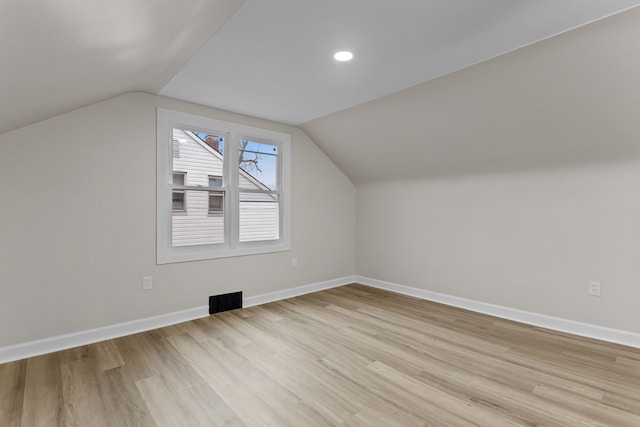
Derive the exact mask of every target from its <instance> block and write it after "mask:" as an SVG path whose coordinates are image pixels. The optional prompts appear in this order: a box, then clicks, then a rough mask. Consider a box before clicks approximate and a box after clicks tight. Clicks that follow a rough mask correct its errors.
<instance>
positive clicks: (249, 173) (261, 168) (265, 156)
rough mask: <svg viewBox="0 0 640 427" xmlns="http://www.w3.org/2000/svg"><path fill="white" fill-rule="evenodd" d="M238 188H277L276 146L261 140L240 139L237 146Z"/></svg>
mask: <svg viewBox="0 0 640 427" xmlns="http://www.w3.org/2000/svg"><path fill="white" fill-rule="evenodd" d="M238 159H239V163H240V164H239V166H240V188H245V189H254V190H277V189H278V179H277V177H278V147H277V146H275V145H271V144H265V143H262V142H253V141H249V140H244V139H241V140H240V144H239V146H238Z"/></svg>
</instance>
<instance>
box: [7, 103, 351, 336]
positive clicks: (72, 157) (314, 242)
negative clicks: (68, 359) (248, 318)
mask: <svg viewBox="0 0 640 427" xmlns="http://www.w3.org/2000/svg"><path fill="white" fill-rule="evenodd" d="M156 107H162V108H169V109H175V110H180V111H185V112H190V113H195V114H200V115H205V116H210V117H214V118H217V119H222V120H230V121H237V122H242V123H245V124H248V125H252V126H259V127H264V128H268V129H272V130H276V131H280V132H287V133H290V134H291V136H292V190H293V191H292V199H293V205H292V251H291V252H283V253H275V254H268V255H257V256H245V257H237V258H227V259H221V260H210V261H199V262H188V263H178V264H170V265H162V266H157V265H156V263H155V257H156V247H155V235H156V234H155V233H156V230H155V193H156V182H155V176H156V171H155V167H156V165H155V163H156V153H155V144H156V140H155V135H156ZM0 194H1V195H2V198H3V202H2V210H1V214H0V215H1V219H2V220H1V221H0V236H1V242H0V346H5V345H11V344H17V343H22V342H26V341H29V340H35V339H40V338H46V337H52V336H56V335H60V334H65V333H72V332H76V331H82V330H86V329H91V328H96V327H100V326H106V325H112V324H116V323H120V322H126V321H131V320H136V319H141V318H145V317H149V316H154V315H160V314H166V313H170V312H174V311H178V310H183V309H188V308H194V307H199V306H203V305H206V304H207V303H208V299H207V298H208V296H209V295H213V294H219V293H223V292H230V291H236V290H243V291H244V292H245V296H254V295H260V294H263V293H267V292H272V291H276V290H282V289H287V288H292V287H296V286H301V285H307V284H312V283H317V282H322V281H325V280H331V279H336V278H341V277H345V276H350V275H353V274H354V265H355V245H354V229H355V228H354V227H355V225H354V221H355V204H354V198H355V195H354V187H353V185H352V183H351V181H350V180H349V179H348V178H346V177H345V175H344V174H343V173H342V172H341V171H340V170H339V169H337V168H336V167H335V166H334V165H333V163H332V162H331V161H329V160H328V159H327V158H326V156H325V155H324V154H323V153H322V152H321V151H320V150H319V149H318V148H317V147H316V146H315V144H314V143H313V142H312V141H311V140H310V139H309V138H308V137H307V136H306V135H305V134H304V132H302V131H300V130H299V129H297V128H293V127H288V126H284V125H279V124H275V123H270V122H265V121H260V120H257V119H251V118H247V117H243V116H239V115H234V114H231V113H226V112H222V111H217V110H213V109H209V108H205V107H200V106H196V105H193V104H188V103H184V102H179V101H175V100H171V99H168V98H163V97H158V96H152V95H148V94H143V93H130V94H126V95H123V96H120V97H117V98H114V99H110V100H107V101H104V102H100V103H98V104H94V105H91V106H88V107H86V108H82V109H80V110H76V111H73V112H70V113H67V114H64V115H61V116H58V117H55V118H53V119H50V120H46V121H43V122H39V123H36V124H33V125H31V126H28V127H25V128H22V129H18V130H16V131H13V132H9V133H5V134H2V135H0ZM292 257H297V258H298V260H299V267H298V268H297V269H292V268H291V258H292ZM143 275H152V276H153V281H154V289H153V290H151V291H147V292H144V293H143V292H142V291H141V279H142V276H143Z"/></svg>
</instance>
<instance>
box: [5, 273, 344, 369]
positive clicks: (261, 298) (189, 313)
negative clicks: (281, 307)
mask: <svg viewBox="0 0 640 427" xmlns="http://www.w3.org/2000/svg"><path fill="white" fill-rule="evenodd" d="M353 282H354V276H348V277H343V278H341V279H335V280H329V281H326V282H320V283H314V284H310V285H305V286H300V287H297V288H291V289H285V290H282V291H276V292H269V293H266V294H262V295H256V296H252V297H248V298H244V299H243V307H252V306H254V305H260V304H266V303H268V302H272V301H278V300H282V299H286V298H292V297H296V296H299V295H304V294H308V293H311V292H317V291H321V290H324V289H330V288H335V287H338V286H342V285H347V284H349V283H353ZM208 315H209V307H207V306H202V307H195V308H191V309H187V310H182V311H176V312H173V313H167V314H162V315H159V316H153V317H148V318H145V319H139V320H134V321H131V322H125V323H118V324H115V325H109V326H104V327H101V328H95V329H88V330H85V331H79V332H74V333H71V334H65V335H58V336H55V337H51V338H44V339H41V340H36V341H29V342H26V343H21V344H16V345H12V346H6V347H0V364H1V363H8V362H13V361H15V360H20V359H26V358H27V357H33V356H39V355H42V354H47V353H52V352H54V351H60V350H66V349H69V348H73V347H79V346H82V345H87V344H93V343H96V342H100V341H105V340H109V339H113V338H119V337H123V336H126V335H131V334H137V333H139V332H144V331H149V330H152V329H157V328H162V327H164V326H170V325H175V324H176V323H181V322H187V321H189V320H195V319H200V318H202V317H207V316H208Z"/></svg>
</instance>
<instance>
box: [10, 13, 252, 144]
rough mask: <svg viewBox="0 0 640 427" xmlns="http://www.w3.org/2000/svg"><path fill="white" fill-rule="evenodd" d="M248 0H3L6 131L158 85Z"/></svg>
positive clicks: (150, 89) (171, 74)
mask: <svg viewBox="0 0 640 427" xmlns="http://www.w3.org/2000/svg"><path fill="white" fill-rule="evenodd" d="M243 3H244V0H215V1H211V0H180V1H173V0H107V1H104V0H28V1H20V0H5V1H2V2H0V55H1V61H2V62H1V63H2V66H1V67H0V133H3V132H6V131H9V130H12V129H16V128H18V127H21V126H24V125H28V124H31V123H35V122H38V121H40V120H43V119H45V118H48V117H52V116H54V115H58V114H61V113H64V112H67V111H70V110H73V109H76V108H79V107H82V106H85V105H88V104H92V103H94V102H97V101H100V100H103V99H106V98H110V97H113V96H116V95H120V94H123V93H126V92H129V91H145V92H150V93H157V92H158V91H159V90H160V89H162V87H163V86H164V85H165V84H166V83H167V82H168V81H169V80H170V79H171V77H173V76H174V75H175V73H176V72H178V70H179V69H180V68H181V67H182V66H183V65H184V64H185V62H186V61H187V60H188V59H189V58H190V57H191V56H192V55H193V54H194V53H195V52H196V51H197V50H198V49H199V48H200V47H201V46H202V45H203V44H204V43H205V42H206V41H207V40H208V39H209V38H210V37H211V36H212V35H213V34H214V33H215V32H216V31H217V30H218V29H219V28H220V27H221V26H222V24H224V23H225V22H226V20H227V19H228V18H229V17H230V16H231V15H232V14H233V13H234V12H235V11H236V10H237V9H238V8H239V7H240V6H241V5H242V4H243Z"/></svg>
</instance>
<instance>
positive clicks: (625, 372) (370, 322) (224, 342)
mask: <svg viewBox="0 0 640 427" xmlns="http://www.w3.org/2000/svg"><path fill="white" fill-rule="evenodd" d="M0 425H1V426H2V427H5V426H10V427H32V426H61V427H67V426H83V427H84V426H88V427H93V426H118V427H120V426H123V427H127V426H132V427H133V426H145V427H154V426H177V425H179V426H186V427H189V426H222V425H225V426H263V425H270V426H296V427H297V426H351V427H357V426H381V427H382V426H384V427H388V426H446V427H451V426H492V427H493V426H582V425H585V426H640V349H635V348H630V347H625V346H622V345H617V344H611V343H605V342H601V341H597V340H592V339H588V338H583V337H577V336H573V335H569V334H565V333H561V332H557V331H549V330H545V329H543V328H539V327H533V326H527V325H523V324H519V323H517V322H512V321H509V320H504V319H498V318H495V317H492V316H487V315H483V314H480V313H473V312H469V311H465V310H462V309H459V308H454V307H448V306H445V305H442V304H438V303H433V302H428V301H424V300H419V299H417V298H412V297H408V296H404V295H397V294H394V293H391V292H387V291H382V290H378V289H374V288H369V287H366V286H362V285H348V286H342V287H339V288H335V289H329V290H326V291H321V292H317V293H312V294H307V295H303V296H300V297H296V298H290V299H286V300H283V301H278V302H274V303H270V304H265V305H262V306H258V307H252V308H248V309H241V310H236V311H231V312H224V313H218V314H216V315H214V316H211V317H208V318H203V319H198V320H195V321H193V322H186V323H182V324H178V325H173V326H170V327H167V328H161V329H157V330H154V331H149V332H145V333H141V334H135V335H131V336H128V337H122V338H118V339H114V340H108V341H104V342H101V343H96V344H92V345H89V346H82V347H78V348H74V349H70V350H65V351H62V352H58V353H53V354H50V355H45V356H39V357H35V358H31V359H27V360H23V361H18V362H12V363H8V364H4V365H0Z"/></svg>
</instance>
